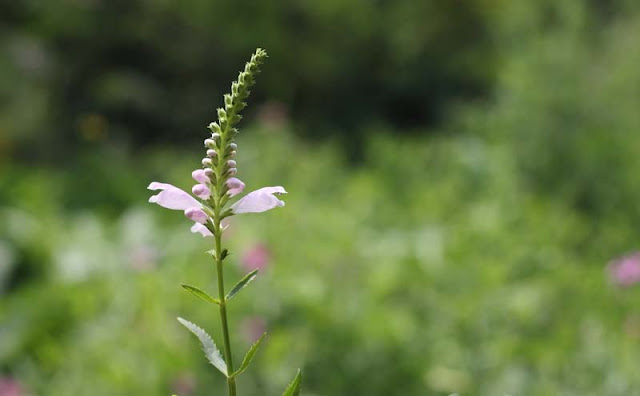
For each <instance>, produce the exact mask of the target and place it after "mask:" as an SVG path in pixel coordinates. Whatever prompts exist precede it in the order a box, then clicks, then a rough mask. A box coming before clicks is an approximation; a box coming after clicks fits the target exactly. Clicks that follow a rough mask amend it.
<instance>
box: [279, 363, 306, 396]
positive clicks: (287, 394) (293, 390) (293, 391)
mask: <svg viewBox="0 0 640 396" xmlns="http://www.w3.org/2000/svg"><path fill="white" fill-rule="evenodd" d="M300 382H302V372H301V371H300V369H298V374H296V376H295V378H294V379H293V381H291V383H290V384H289V386H287V389H286V390H285V391H284V393H283V394H282V396H299V395H300Z"/></svg>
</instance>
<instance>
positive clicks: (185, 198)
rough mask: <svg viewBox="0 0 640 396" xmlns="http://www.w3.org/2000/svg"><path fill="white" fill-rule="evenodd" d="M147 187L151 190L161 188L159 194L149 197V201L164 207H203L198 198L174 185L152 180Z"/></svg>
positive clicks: (174, 208)
mask: <svg viewBox="0 0 640 396" xmlns="http://www.w3.org/2000/svg"><path fill="white" fill-rule="evenodd" d="M147 188H148V189H149V190H161V191H160V192H159V193H158V194H156V195H152V196H151V197H150V198H149V202H151V203H156V204H158V205H160V206H162V207H163V208H167V209H171V210H187V209H189V208H193V207H201V205H200V202H198V200H197V199H195V198H193V197H192V196H191V195H189V194H188V193H186V192H185V191H183V190H181V189H179V188H178V187H176V186H174V185H171V184H168V183H158V182H152V183H151V184H149V187H147Z"/></svg>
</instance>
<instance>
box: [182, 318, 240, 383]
mask: <svg viewBox="0 0 640 396" xmlns="http://www.w3.org/2000/svg"><path fill="white" fill-rule="evenodd" d="M178 322H180V323H181V324H182V325H183V326H184V327H186V328H187V329H189V331H190V332H192V333H193V334H195V335H196V337H198V339H199V340H200V343H201V344H202V350H203V351H204V354H205V356H206V357H207V359H208V360H209V362H210V363H211V364H213V366H214V367H215V368H217V369H218V370H220V372H221V373H222V374H224V375H225V377H227V376H228V375H229V374H228V372H227V364H226V363H225V362H224V359H223V358H222V354H221V353H220V351H219V350H218V348H217V347H216V344H215V343H214V342H213V339H212V338H211V336H210V335H209V334H207V332H206V331H204V330H203V329H201V328H200V327H198V326H197V325H195V324H194V323H191V322H189V321H188V320H186V319H182V318H178Z"/></svg>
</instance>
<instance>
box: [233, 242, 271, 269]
mask: <svg viewBox="0 0 640 396" xmlns="http://www.w3.org/2000/svg"><path fill="white" fill-rule="evenodd" d="M270 259H271V253H270V252H269V249H267V247H266V246H264V245H262V244H256V245H254V246H253V247H252V248H251V249H249V250H248V251H246V252H245V253H244V254H243V255H242V259H241V260H240V264H241V265H242V268H243V269H245V270H246V271H253V270H254V269H256V268H257V269H260V270H261V269H263V268H265V267H266V266H267V265H268V264H269V260H270Z"/></svg>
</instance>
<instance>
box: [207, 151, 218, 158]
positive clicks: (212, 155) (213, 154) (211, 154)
mask: <svg viewBox="0 0 640 396" xmlns="http://www.w3.org/2000/svg"><path fill="white" fill-rule="evenodd" d="M216 155H218V153H217V152H216V150H214V149H209V150H207V157H209V158H214V157H215V156H216Z"/></svg>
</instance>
